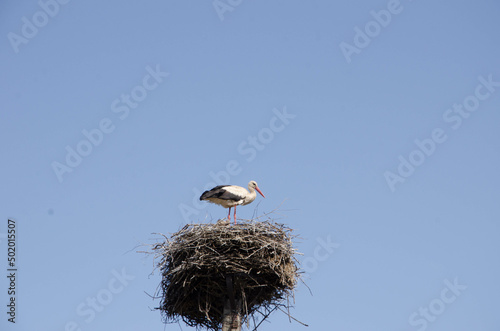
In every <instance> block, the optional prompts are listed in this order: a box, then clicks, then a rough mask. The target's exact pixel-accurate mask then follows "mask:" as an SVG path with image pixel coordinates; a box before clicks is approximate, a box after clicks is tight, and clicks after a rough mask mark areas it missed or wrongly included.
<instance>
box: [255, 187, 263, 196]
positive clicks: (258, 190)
mask: <svg viewBox="0 0 500 331" xmlns="http://www.w3.org/2000/svg"><path fill="white" fill-rule="evenodd" d="M255 189H256V190H257V192H259V193H260V195H262V196H263V197H264V198H265V195H264V194H263V193H262V191H261V190H260V189H259V188H258V187H257V186H256V187H255Z"/></svg>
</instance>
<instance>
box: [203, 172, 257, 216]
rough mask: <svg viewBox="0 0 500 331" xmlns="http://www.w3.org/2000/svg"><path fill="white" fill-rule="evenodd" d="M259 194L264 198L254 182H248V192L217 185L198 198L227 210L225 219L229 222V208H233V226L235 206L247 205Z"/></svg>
mask: <svg viewBox="0 0 500 331" xmlns="http://www.w3.org/2000/svg"><path fill="white" fill-rule="evenodd" d="M255 190H257V192H259V193H260V195H262V196H263V197H264V198H265V196H264V194H263V193H262V192H261V190H260V189H259V187H258V186H257V183H256V182H255V181H253V180H252V181H250V183H248V191H250V192H248V191H247V190H245V188H243V187H241V186H236V185H219V186H216V187H214V188H213V189H211V190H210V191H205V192H203V194H202V195H201V197H200V200H208V201H209V202H212V203H215V204H218V205H219V206H222V207H224V208H229V212H228V214H227V219H228V220H229V221H230V220H231V208H232V207H234V224H236V206H238V205H242V206H244V205H248V204H249V203H251V202H252V201H254V200H255V198H256V197H257V193H256V192H255Z"/></svg>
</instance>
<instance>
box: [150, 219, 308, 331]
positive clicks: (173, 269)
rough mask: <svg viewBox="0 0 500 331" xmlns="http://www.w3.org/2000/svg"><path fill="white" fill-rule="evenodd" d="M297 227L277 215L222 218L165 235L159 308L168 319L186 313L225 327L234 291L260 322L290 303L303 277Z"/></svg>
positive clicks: (201, 323)
mask: <svg viewBox="0 0 500 331" xmlns="http://www.w3.org/2000/svg"><path fill="white" fill-rule="evenodd" d="M291 232H292V230H291V229H290V228H287V227H286V226H284V225H283V224H278V223H274V222H271V221H264V222H255V221H253V222H252V221H245V222H242V223H239V224H237V225H233V226H230V225H229V224H227V222H221V221H219V222H217V224H188V225H186V226H184V227H183V228H182V229H181V230H180V231H178V232H177V233H174V234H173V235H172V236H171V237H170V238H168V237H167V236H164V238H165V241H164V242H162V243H158V244H156V245H154V246H153V252H154V253H155V254H156V255H155V256H156V257H157V258H159V259H160V262H159V263H158V268H159V269H160V271H161V273H162V281H161V284H160V290H161V298H162V299H161V303H160V306H159V307H158V308H157V309H160V310H161V311H162V313H163V316H164V319H165V322H177V321H178V320H180V319H182V320H183V321H184V322H185V323H186V324H187V325H189V326H196V327H198V328H206V329H209V330H220V328H221V323H222V317H223V310H224V302H225V300H226V299H228V298H229V297H231V299H232V300H238V302H241V305H240V306H241V307H242V311H241V312H239V313H240V314H241V315H242V316H243V321H246V322H247V325H249V324H250V323H249V322H250V318H251V320H252V321H253V324H254V326H255V325H257V324H256V321H259V320H262V319H263V318H267V316H268V315H269V314H270V312H272V311H274V310H276V309H277V308H280V307H286V308H288V300H287V299H288V297H289V296H293V289H294V288H295V286H296V284H297V280H298V278H299V273H298V270H299V268H298V262H297V260H296V258H295V253H296V251H295V249H294V248H293V243H292V238H294V236H292V234H291ZM228 277H231V280H232V286H231V288H232V293H228V286H227V279H228ZM259 316H261V318H259ZM258 324H260V323H258Z"/></svg>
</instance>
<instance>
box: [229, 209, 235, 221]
mask: <svg viewBox="0 0 500 331" xmlns="http://www.w3.org/2000/svg"><path fill="white" fill-rule="evenodd" d="M235 209H236V208H235ZM227 220H228V221H230V220H231V207H229V213H227Z"/></svg>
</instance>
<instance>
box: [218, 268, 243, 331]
mask: <svg viewBox="0 0 500 331" xmlns="http://www.w3.org/2000/svg"><path fill="white" fill-rule="evenodd" d="M226 286H227V297H226V299H225V301H224V312H223V316H222V331H241V300H236V299H235V297H234V288H233V275H231V274H229V275H226Z"/></svg>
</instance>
